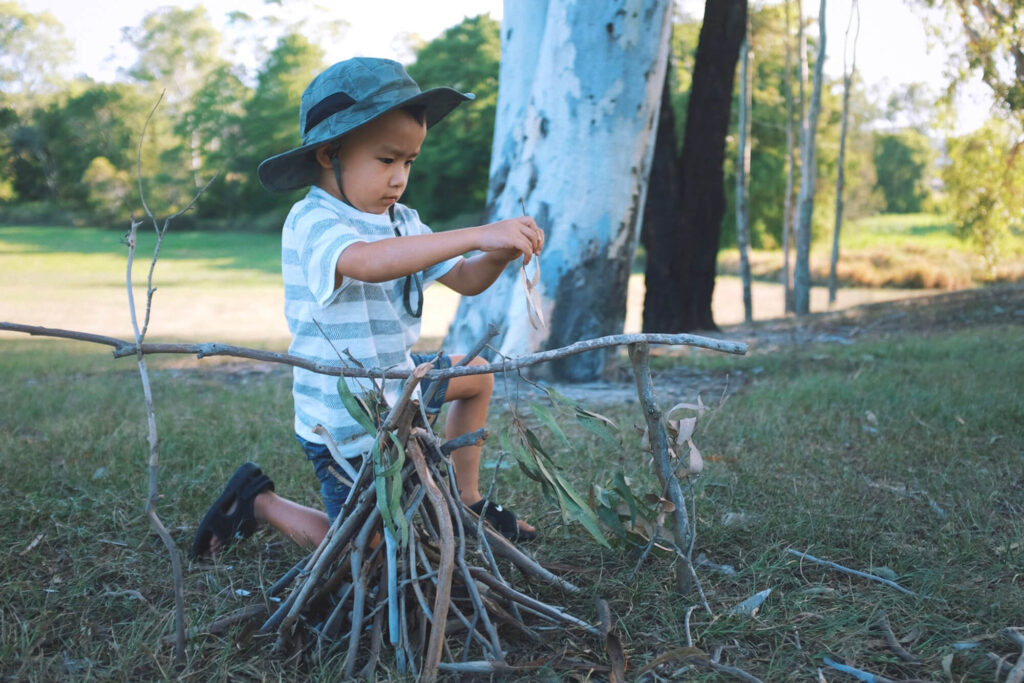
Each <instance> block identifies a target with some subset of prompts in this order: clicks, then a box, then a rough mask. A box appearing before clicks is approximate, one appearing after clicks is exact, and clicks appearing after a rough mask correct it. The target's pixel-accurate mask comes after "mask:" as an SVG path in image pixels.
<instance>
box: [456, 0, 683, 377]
mask: <svg viewBox="0 0 1024 683" xmlns="http://www.w3.org/2000/svg"><path fill="white" fill-rule="evenodd" d="M670 8H671V2H670V1H669V0H624V1H623V2H618V3H615V4H608V3H596V2H595V3H592V2H573V1H571V0H546V1H545V0H535V1H531V2H509V3H506V7H505V14H504V18H503V21H502V28H501V39H502V59H501V72H500V74H499V77H500V88H499V91H498V108H497V118H496V121H495V132H494V151H493V154H492V161H491V172H490V176H491V177H490V191H489V198H488V212H489V216H490V218H491V219H492V220H497V219H501V218H508V217H510V216H515V215H520V214H521V213H522V209H521V208H520V201H525V204H526V209H527V211H528V212H529V213H530V214H531V215H532V216H533V217H534V218H535V219H536V220H537V223H538V225H540V227H541V228H542V229H543V230H544V231H545V232H546V235H547V239H546V244H545V248H544V253H543V255H542V257H541V259H540V260H541V261H542V262H543V271H542V276H541V281H540V283H539V285H538V287H537V291H538V292H539V294H540V296H541V299H542V302H541V303H542V307H543V309H544V313H545V318H546V319H547V320H548V326H547V327H541V328H540V329H533V328H532V327H531V325H530V322H529V317H528V315H527V311H526V297H525V294H524V291H523V289H522V286H521V285H520V281H519V278H520V275H519V266H520V262H519V261H517V262H515V263H513V264H510V267H509V268H507V269H506V270H505V272H504V273H503V274H502V275H501V276H500V277H499V278H498V280H497V282H495V284H494V285H492V286H491V287H490V289H488V290H487V291H486V292H484V293H483V294H481V295H478V296H476V297H472V298H469V297H467V298H464V299H463V300H462V301H461V303H460V304H459V309H458V312H457V313H456V317H455V320H454V321H453V323H452V326H451V328H450V330H449V334H448V340H447V343H446V347H445V348H446V349H448V350H449V351H451V352H458V351H460V350H465V349H468V348H469V347H471V346H472V345H473V344H475V343H476V342H477V341H478V340H479V339H481V338H482V337H483V336H484V334H485V333H486V330H487V327H488V325H489V324H490V323H492V322H496V323H497V324H498V327H499V328H500V329H501V330H502V332H501V334H500V335H499V336H498V337H497V338H495V340H494V342H493V345H494V347H495V348H496V349H497V351H498V352H499V353H501V354H505V355H510V356H517V355H521V354H524V353H528V352H531V351H535V350H537V349H540V348H556V347H560V346H564V345H566V344H569V343H572V342H574V341H578V340H580V339H586V338H591V337H599V336H602V335H606V334H614V333H617V332H621V331H622V329H623V322H624V320H625V312H626V288H627V284H628V280H629V273H630V266H631V262H632V258H633V254H634V252H635V250H636V242H637V235H638V233H639V227H640V220H641V217H642V216H643V207H644V201H645V198H646V190H647V179H648V174H649V170H650V164H651V157H652V154H653V141H654V135H655V127H656V125H657V118H658V102H659V100H658V98H659V95H660V94H661V90H662V85H663V82H664V73H665V71H664V70H665V68H666V63H667V56H668V49H669V40H668V39H669V31H670V28H671V12H670ZM530 273H531V275H532V273H533V265H532V264H531V266H530ZM605 355H606V354H605V353H604V352H595V353H588V354H583V355H581V356H578V357H573V358H569V359H566V360H564V361H560V362H558V363H555V364H552V367H551V372H552V373H553V374H554V375H555V376H556V377H558V378H560V379H568V380H572V381H584V380H590V379H594V378H596V377H598V376H600V374H601V372H602V371H603V367H604V360H605Z"/></svg>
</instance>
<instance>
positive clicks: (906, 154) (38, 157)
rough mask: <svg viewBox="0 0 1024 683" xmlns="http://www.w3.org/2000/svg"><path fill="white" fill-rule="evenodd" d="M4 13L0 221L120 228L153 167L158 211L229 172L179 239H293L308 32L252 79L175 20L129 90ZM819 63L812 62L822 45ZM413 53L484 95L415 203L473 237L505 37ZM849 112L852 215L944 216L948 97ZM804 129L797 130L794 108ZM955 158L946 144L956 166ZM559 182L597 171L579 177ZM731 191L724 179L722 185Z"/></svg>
mask: <svg viewBox="0 0 1024 683" xmlns="http://www.w3.org/2000/svg"><path fill="white" fill-rule="evenodd" d="M0 6H2V7H0V9H2V10H3V12H7V13H9V14H10V15H11V17H13V18H6V19H4V20H3V22H4V23H3V24H2V25H0V48H2V52H3V54H4V55H6V56H5V57H4V58H3V59H0V79H2V80H3V84H4V91H3V94H0V222H3V223H7V224H11V223H26V224H27V223H36V224H41V223H60V224H71V225H75V224H77V225H84V224H88V225H110V226H116V227H123V226H124V225H126V223H127V220H128V216H129V214H131V213H132V212H134V213H135V214H136V215H138V214H139V213H140V211H141V209H142V207H141V203H140V201H139V193H138V185H137V173H136V169H137V163H138V160H139V156H141V161H142V171H143V187H144V191H145V196H146V198H147V201H148V204H149V206H150V207H151V208H152V209H153V210H154V212H156V213H161V214H163V213H169V212H171V211H174V210H176V209H178V208H180V207H181V206H183V205H184V204H185V203H187V202H188V201H189V199H190V198H191V197H192V195H193V194H194V193H195V192H196V190H197V188H199V187H201V186H203V185H204V184H205V183H206V182H207V181H208V180H209V179H210V178H211V177H213V176H214V175H216V179H215V180H214V181H213V182H212V184H211V185H210V187H209V189H208V190H207V191H206V192H205V194H204V195H203V196H202V198H201V200H200V201H199V202H198V204H197V205H196V207H195V208H194V209H193V210H192V211H191V212H190V213H189V214H188V215H187V216H186V217H184V218H183V219H182V221H181V223H182V224H183V226H187V227H192V228H196V229H231V230H274V229H277V228H278V227H279V226H280V224H281V222H282V220H283V217H284V215H285V213H286V212H287V210H288V207H289V206H290V204H291V203H292V202H294V201H295V199H296V196H297V195H298V194H300V193H293V194H290V195H274V194H271V193H269V192H266V191H265V190H263V188H262V187H261V186H260V185H259V182H258V180H257V178H256V172H255V171H256V166H257V165H258V163H259V162H260V161H261V160H262V159H264V158H266V157H268V156H270V155H272V154H275V153H277V152H281V151H284V150H286V149H289V148H291V147H293V146H295V145H296V144H298V143H299V134H298V125H297V111H298V102H299V97H300V95H301V93H302V90H303V89H304V88H305V86H306V84H307V83H308V82H309V80H310V79H311V78H312V77H313V75H315V74H316V73H317V72H318V71H319V70H320V69H321V68H323V67H324V66H325V63H324V51H323V50H322V49H321V48H320V47H318V46H317V45H316V44H314V43H313V42H311V40H309V39H307V38H306V37H304V33H303V32H300V31H298V30H296V31H294V32H286V33H285V34H283V35H282V36H281V37H280V38H279V39H278V40H277V42H276V44H275V45H274V46H273V48H272V49H270V50H269V51H267V52H266V55H265V58H264V59H263V60H262V63H261V64H260V66H259V68H258V69H257V70H256V71H255V76H254V77H253V75H252V71H251V69H250V70H249V71H247V70H246V69H244V68H243V67H242V66H240V65H239V64H235V63H232V62H231V61H229V60H227V59H225V58H223V57H222V56H221V49H220V46H221V42H222V36H221V34H220V33H219V32H218V30H217V29H216V28H215V27H214V26H213V24H212V23H211V22H210V20H209V17H208V15H207V13H206V11H205V10H204V9H203V8H202V7H198V8H195V9H191V10H184V9H178V8H171V7H164V8H161V9H158V10H155V11H154V12H153V13H151V14H149V15H148V16H147V17H146V18H145V19H144V20H143V23H142V25H141V26H139V27H138V28H136V29H133V30H130V31H126V36H127V37H128V39H129V40H131V41H132V43H133V44H134V45H135V47H136V48H137V49H138V59H137V61H136V63H135V65H134V66H133V67H132V68H131V69H129V70H127V71H126V73H124V74H123V77H122V79H121V80H119V81H118V82H115V83H97V82H94V81H92V80H89V79H86V78H79V79H75V80H71V81H69V82H68V81H64V82H61V81H59V80H58V79H55V78H54V77H53V75H52V74H53V73H54V72H55V71H56V69H55V68H54V67H55V66H59V65H60V64H61V63H63V62H62V60H67V59H70V58H69V57H68V56H67V54H68V53H67V52H66V51H62V50H61V49H60V43H59V41H58V40H57V39H56V38H59V37H60V36H61V35H62V32H61V27H60V26H59V25H55V21H54V20H53V19H52V17H48V16H44V15H32V14H30V13H28V12H26V11H25V10H23V9H21V8H20V7H19V6H18V5H17V4H15V3H10V2H0ZM0 13H2V12H0ZM751 17H752V38H751V40H752V44H753V46H754V50H755V59H754V69H755V72H754V78H753V83H754V93H753V108H752V112H753V114H752V138H753V142H752V155H751V158H752V160H751V173H750V213H751V216H750V223H751V231H752V242H753V246H754V247H771V246H775V245H777V244H778V243H779V242H780V239H781V226H782V224H783V221H782V211H783V197H784V190H785V178H786V173H785V159H786V154H787V151H786V133H785V129H786V120H787V117H788V116H790V114H789V113H788V109H787V103H786V94H785V93H786V87H787V83H786V80H787V79H785V78H784V76H785V74H786V69H785V64H786V57H785V46H786V44H787V41H786V40H785V36H786V35H787V34H786V25H785V19H784V15H783V6H782V5H778V4H770V5H767V4H759V5H758V6H757V7H754V8H752V15H751ZM19 21H20V22H21V23H20V24H18V22H19ZM12 27H13V28H12ZM14 29H20V32H19V31H18V30H14ZM699 30H700V21H699V19H694V18H688V17H685V16H682V15H680V16H679V17H677V20H676V25H675V30H674V34H673V67H674V68H673V71H672V74H673V78H672V87H673V92H672V96H673V105H674V109H675V111H676V125H677V126H678V127H679V128H680V132H681V130H682V126H683V125H685V117H686V105H687V98H688V92H689V85H690V84H689V75H690V73H691V72H692V67H693V53H694V50H695V48H696V44H697V36H698V33H699ZM33 32H34V33H33ZM26 36H27V39H26ZM812 42H813V41H812ZM44 47H45V49H44ZM808 53H809V56H810V57H812V58H813V55H814V54H815V50H814V49H813V47H812V48H811V49H809V50H808ZM414 54H415V59H414V61H412V63H410V64H408V70H409V72H410V74H411V75H412V76H413V78H415V79H416V80H417V81H418V82H419V83H420V85H421V86H422V87H424V88H428V87H433V86H437V85H450V86H453V87H456V88H458V89H460V90H463V91H470V92H473V93H475V94H476V96H477V99H476V101H475V102H473V103H472V104H470V105H469V106H464V107H460V108H459V109H458V110H456V111H455V112H454V113H453V114H452V115H450V116H449V117H448V118H447V119H446V120H445V121H444V122H442V123H441V124H439V125H438V127H437V128H436V129H434V131H432V132H431V134H430V135H428V136H427V140H426V142H425V144H424V146H423V149H422V153H421V155H420V158H419V159H418V160H417V161H416V165H415V168H414V171H413V174H412V179H411V181H410V186H409V189H408V191H407V194H406V196H405V197H404V199H403V201H405V202H406V203H408V204H410V205H411V206H413V207H415V208H417V209H418V210H419V211H420V213H421V215H422V216H423V217H424V219H425V220H426V221H427V222H429V223H431V224H432V225H434V226H435V227H438V228H446V227H450V226H452V225H455V224H459V223H473V222H475V221H478V220H480V219H481V218H482V217H483V214H484V212H485V203H486V198H487V180H488V167H489V163H490V155H491V141H492V137H493V130H494V116H495V106H496V99H497V90H498V63H499V58H500V40H499V24H498V23H497V22H496V21H494V20H492V19H490V18H489V17H488V16H486V15H485V16H478V17H474V18H470V19H466V20H464V21H463V22H462V23H460V24H458V25H457V26H454V27H452V28H450V29H448V30H447V31H446V32H445V33H443V34H442V35H441V36H439V37H438V38H437V39H435V40H433V41H431V42H428V43H425V44H423V45H421V46H418V47H416V48H415V49H414ZM796 79H797V75H796V74H795V73H794V72H793V70H792V69H791V70H790V78H789V79H788V87H790V88H793V89H794V90H795V89H796V87H797V86H796V84H797V83H798V81H797V80H796ZM833 85H836V84H833ZM840 90H841V89H840V88H839V87H828V88H826V89H825V91H824V96H823V103H822V116H821V124H820V129H819V132H818V137H819V143H818V156H817V164H818V169H817V172H818V175H819V178H822V179H823V180H822V182H819V183H818V184H817V187H818V188H819V190H818V194H819V196H818V197H817V200H816V201H815V207H816V211H817V212H819V214H820V220H816V221H815V224H816V226H817V228H816V231H817V232H820V233H824V232H825V231H826V230H828V229H831V218H830V217H831V212H832V208H831V207H832V205H833V197H831V196H830V195H831V194H832V193H833V192H834V182H829V181H828V180H829V179H830V178H834V177H835V174H836V156H837V151H838V136H839V116H840V107H841V102H840V97H841V92H840ZM161 92H163V93H164V95H163V100H162V102H161V104H160V106H159V107H157V108H156V110H155V112H154V113H153V115H152V118H151V119H150V122H149V128H148V130H147V133H146V139H145V142H144V144H143V146H142V149H141V155H140V150H139V137H140V134H141V131H142V129H143V126H144V124H145V121H146V119H147V116H148V115H149V114H150V112H151V111H152V110H153V109H154V106H155V105H156V102H157V99H158V97H159V96H160V93H161ZM851 101H852V104H851V107H852V109H851V124H850V131H849V134H848V139H847V152H846V160H847V161H846V163H847V168H846V190H845V193H846V198H845V203H846V215H847V216H848V217H851V218H854V217H857V216H863V215H868V214H873V213H877V212H880V211H885V212H918V211H922V210H929V209H931V208H932V207H933V206H935V203H936V201H938V200H940V199H941V197H942V195H943V189H946V190H948V189H950V188H949V185H950V183H951V182H953V183H955V182H956V177H955V174H951V173H950V172H949V167H950V166H951V164H950V161H951V160H950V158H949V157H948V156H947V157H946V158H945V159H944V165H943V168H946V169H947V170H945V171H943V172H942V174H941V175H940V174H939V170H938V165H937V164H936V161H937V160H938V159H939V158H940V149H941V141H937V140H935V139H934V138H933V137H931V136H929V134H928V131H930V130H931V129H932V127H933V123H934V121H933V118H934V117H935V116H936V114H934V112H936V111H937V108H936V106H935V101H934V98H931V99H930V95H929V94H928V93H927V91H926V90H924V89H923V88H921V87H917V86H915V87H910V88H908V89H906V90H905V92H904V93H903V94H902V95H901V96H894V97H891V98H889V99H888V101H885V102H875V101H872V99H871V97H870V96H869V95H868V93H867V92H866V90H865V89H864V87H863V86H862V85H861V84H860V83H859V82H858V81H855V86H854V91H853V94H852V98H851ZM736 109H737V108H736V107H734V108H733V111H734V112H735V111H736ZM793 115H794V117H795V118H796V119H797V120H798V119H799V112H798V111H797V112H796V113H794V114H793ZM679 139H680V140H681V139H682V135H680V136H679ZM730 144H735V142H734V141H731V142H730ZM957 149H958V147H957V146H956V145H955V144H954V145H950V146H949V151H950V152H954V153H955V151H956V150H957ZM726 159H727V160H728V161H727V167H726V173H727V174H729V175H731V174H732V172H733V170H732V164H733V161H732V160H734V159H735V153H734V151H733V150H727V154H726ZM952 161H953V162H956V159H955V158H953V159H952ZM952 165H953V166H955V163H954V164H952ZM627 170H628V169H623V171H624V172H626V171H627ZM562 171H563V172H565V173H586V172H587V169H580V168H575V167H573V166H572V165H571V164H569V165H567V166H566V167H565V168H564V169H562ZM732 184H733V181H732V179H731V178H727V179H726V187H731V186H732ZM728 200H729V212H728V213H727V215H726V217H725V219H724V221H723V242H724V243H725V244H730V243H734V241H735V227H734V226H735V218H734V217H733V215H732V197H729V198H728Z"/></svg>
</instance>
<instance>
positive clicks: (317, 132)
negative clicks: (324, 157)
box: [258, 57, 475, 192]
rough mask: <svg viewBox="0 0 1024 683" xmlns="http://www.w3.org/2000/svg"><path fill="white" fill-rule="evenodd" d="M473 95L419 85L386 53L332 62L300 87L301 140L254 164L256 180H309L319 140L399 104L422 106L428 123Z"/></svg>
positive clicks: (272, 186)
mask: <svg viewBox="0 0 1024 683" xmlns="http://www.w3.org/2000/svg"><path fill="white" fill-rule="evenodd" d="M474 97H475V96H474V95H473V94H472V93H462V92H459V91H458V90H455V89H454V88H443V87H442V88H431V89H430V90H420V87H419V86H418V85H417V84H416V81H414V80H413V79H412V78H411V77H410V76H409V74H408V73H406V71H405V68H404V67H403V66H402V65H401V64H399V63H398V62H395V61H392V60H390V59H376V58H372V57H356V58H355V59H347V60H345V61H343V62H338V63H337V64H334V65H333V66H330V67H328V68H327V69H325V70H324V71H323V72H321V73H320V75H318V76H317V77H316V78H314V79H313V81H312V82H311V83H310V84H309V86H307V87H306V90H305V92H303V93H302V101H301V103H300V106H299V130H300V132H301V133H302V145H301V146H300V147H296V148H295V149H291V150H288V151H287V152H282V153H281V154H276V155H274V156H272V157H270V158H268V159H264V160H263V162H262V163H261V164H260V165H259V169H258V174H259V178H260V182H261V183H262V184H263V187H265V188H267V189H268V190H271V191H274V192H284V191H287V190H295V189H298V188H301V187H306V186H308V185H313V184H315V183H316V182H317V180H319V177H320V165H319V164H318V163H317V161H316V150H317V148H319V147H320V146H321V145H324V144H327V143H330V142H333V141H335V140H337V139H338V138H340V137H341V136H343V135H347V134H348V133H351V132H352V131H354V130H356V129H357V128H359V127H360V126H365V125H366V124H368V123H369V122H371V121H373V120H374V119H376V118H377V117H379V116H381V115H382V114H386V113H387V112H389V111H393V110H395V109H402V108H404V107H412V106H421V107H423V111H424V116H425V118H426V123H427V128H429V127H431V126H433V125H434V124H435V123H437V122H438V121H440V120H441V119H443V118H444V117H445V116H447V115H448V113H449V112H451V111H452V110H453V109H455V107H457V106H459V105H460V104H462V103H463V102H466V101H468V100H472V99H474Z"/></svg>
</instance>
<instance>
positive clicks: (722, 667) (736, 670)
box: [683, 656, 881, 683]
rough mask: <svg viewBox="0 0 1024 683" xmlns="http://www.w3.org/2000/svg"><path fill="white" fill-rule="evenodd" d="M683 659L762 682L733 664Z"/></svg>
mask: <svg viewBox="0 0 1024 683" xmlns="http://www.w3.org/2000/svg"><path fill="white" fill-rule="evenodd" d="M683 661H685V662H690V663H691V664H696V665H698V666H704V667H707V668H709V669H713V670H714V671H718V672H720V673H723V674H729V675H730V676H735V677H736V678H738V679H740V680H741V681H750V683H763V682H762V681H761V679H760V678H758V677H757V676H754V675H753V674H749V673H747V672H746V671H744V670H743V669H739V668H737V667H735V666H728V665H727V664H722V663H720V662H718V661H716V660H712V659H705V658H704V657H695V656H691V657H687V658H686V659H685V660H683ZM879 683H881V681H879Z"/></svg>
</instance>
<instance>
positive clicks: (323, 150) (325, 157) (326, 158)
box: [316, 145, 331, 168]
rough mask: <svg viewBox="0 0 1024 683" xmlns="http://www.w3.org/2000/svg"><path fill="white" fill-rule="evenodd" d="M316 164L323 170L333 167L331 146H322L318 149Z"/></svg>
mask: <svg viewBox="0 0 1024 683" xmlns="http://www.w3.org/2000/svg"><path fill="white" fill-rule="evenodd" d="M316 162H317V163H318V164H320V167H321V168H330V167H331V146H330V145H321V146H320V147H317V148H316Z"/></svg>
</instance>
